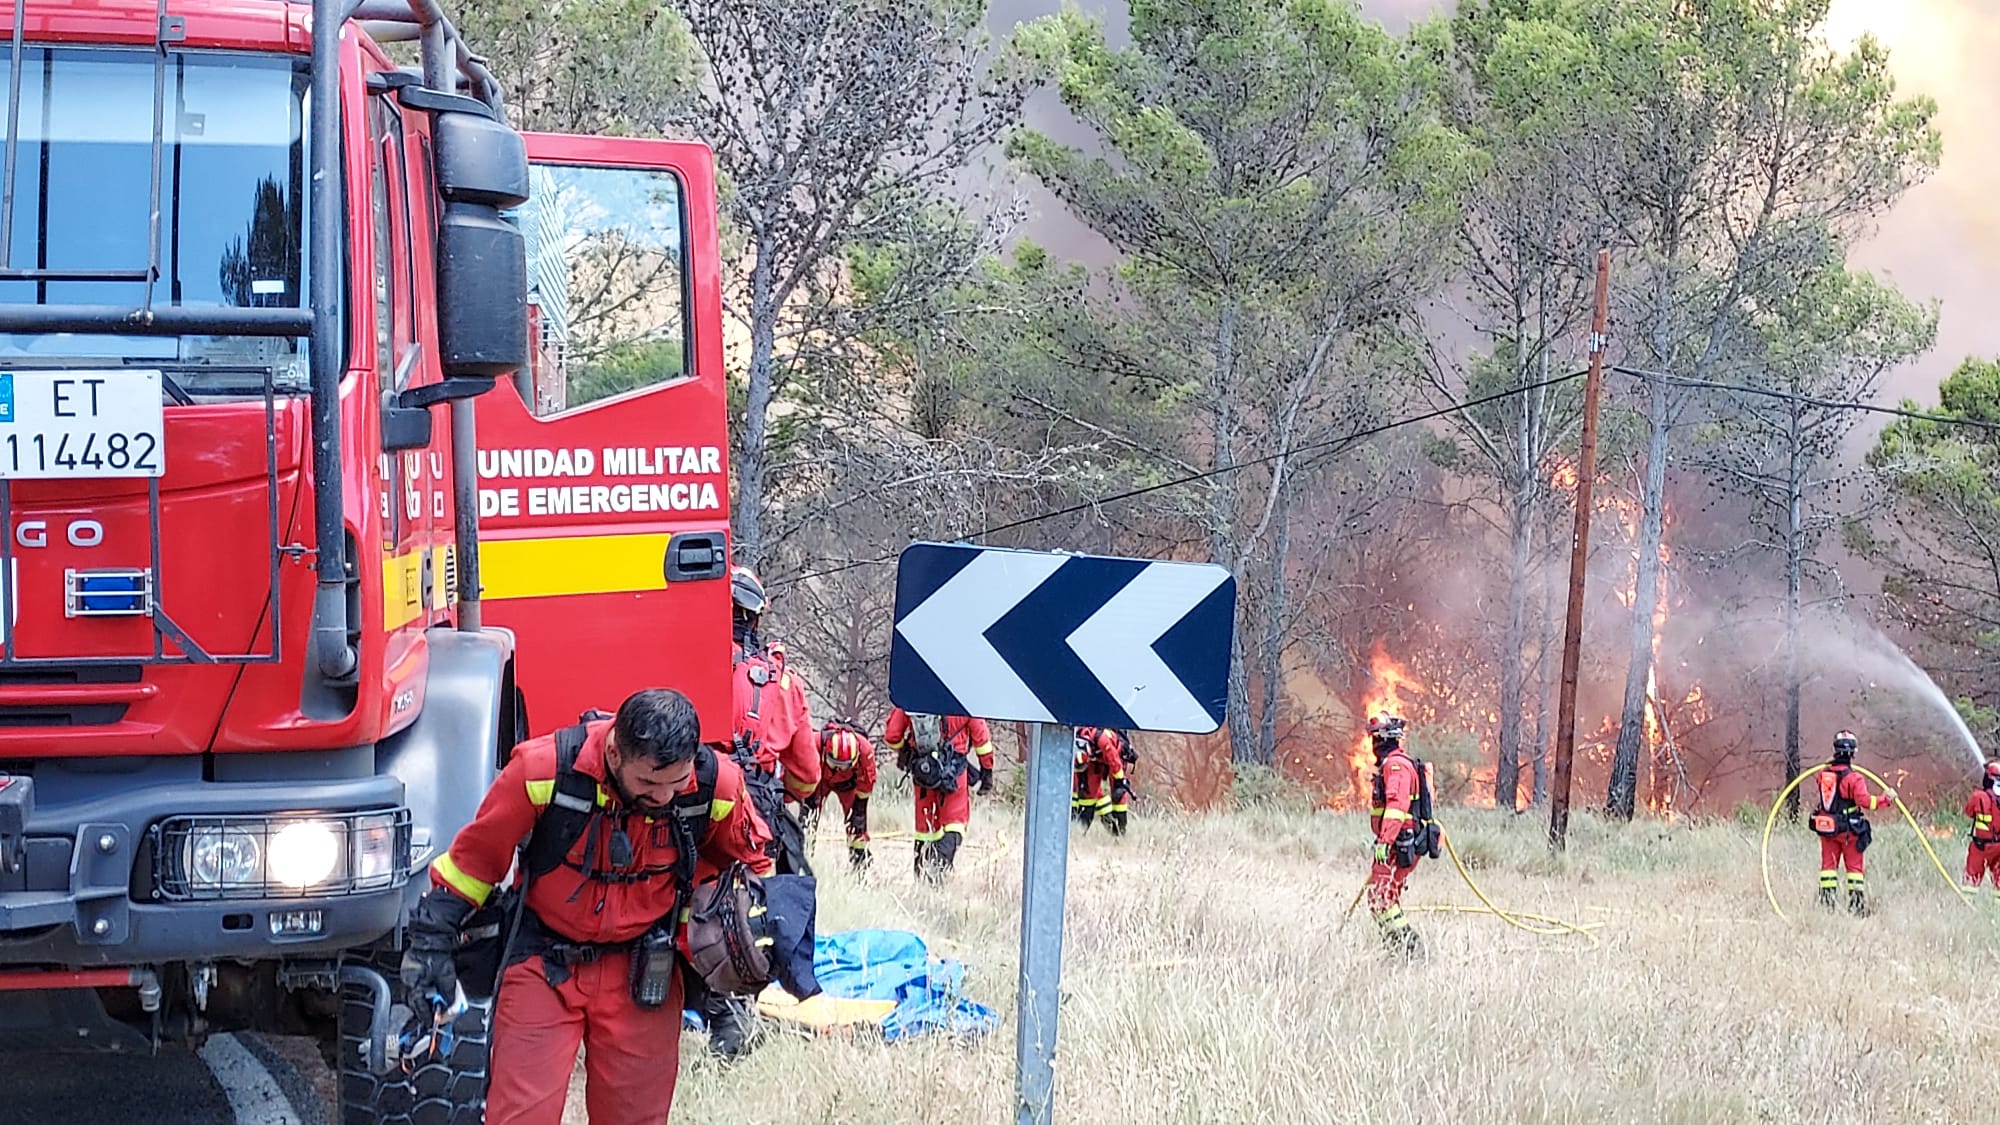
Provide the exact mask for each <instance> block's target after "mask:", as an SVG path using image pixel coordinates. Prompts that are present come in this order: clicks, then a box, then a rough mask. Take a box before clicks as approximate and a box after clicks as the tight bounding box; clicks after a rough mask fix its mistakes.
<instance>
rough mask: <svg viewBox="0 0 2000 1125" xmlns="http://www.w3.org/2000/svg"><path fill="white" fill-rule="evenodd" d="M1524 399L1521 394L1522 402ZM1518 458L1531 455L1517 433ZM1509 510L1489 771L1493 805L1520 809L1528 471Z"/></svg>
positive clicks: (1530, 562) (1530, 506)
mask: <svg viewBox="0 0 2000 1125" xmlns="http://www.w3.org/2000/svg"><path fill="white" fill-rule="evenodd" d="M1526 397H1527V396H1525V395H1524V396H1522V398H1523V400H1524V401H1525V399H1526ZM1521 436H1522V438H1523V439H1524V444H1523V447H1522V451H1521V459H1522V460H1523V461H1528V460H1530V459H1531V457H1532V455H1533V454H1532V451H1530V450H1529V449H1528V448H1527V447H1526V445H1525V439H1526V438H1527V437H1528V432H1527V426H1526V424H1525V420H1524V425H1523V432H1522V434H1521ZM1511 507H1512V509H1513V510H1512V513H1511V514H1512V517H1513V520H1514V527H1513V539H1514V544H1513V546H1514V552H1513V558H1512V559H1511V561H1510V563H1509V567H1508V574H1507V632H1506V636H1505V637H1504V638H1503V639H1502V641H1501V644H1500V648H1501V651H1500V761H1499V762H1498V764H1497V765H1496V766H1495V767H1494V770H1493V803H1494V804H1495V805H1496V806H1497V807H1499V808H1503V809H1514V808H1518V807H1520V795H1521V725H1522V723H1523V722H1525V721H1526V719H1527V711H1528V708H1527V699H1526V692H1525V690H1524V678H1525V675H1526V671H1527V667H1526V666H1527V659H1528V586H1529V584H1530V583H1531V582H1533V581H1534V573H1533V571H1534V549H1535V525H1534V520H1535V507H1536V504H1535V478H1534V475H1533V473H1532V471H1530V472H1529V473H1526V474H1524V475H1523V476H1522V478H1521V480H1520V481H1519V483H1518V485H1517V487H1516V490H1515V494H1514V503H1513V504H1512V505H1511Z"/></svg>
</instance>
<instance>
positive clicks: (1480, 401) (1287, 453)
mask: <svg viewBox="0 0 2000 1125" xmlns="http://www.w3.org/2000/svg"><path fill="white" fill-rule="evenodd" d="M1608 370H1611V371H1614V372H1617V373H1618V374H1621V375H1630V376H1633V377H1634V378H1638V379H1644V380H1647V381H1649V382H1658V383H1666V384H1668V385H1670V386H1677V387H1690V388H1696V389H1702V390H1716V391H1734V392H1738V393H1741V394H1750V395H1761V396H1764V397H1766V398H1777V399H1786V400H1791V401H1797V402H1803V403H1805V404H1807V405H1808V406H1816V407H1820V408H1822V409H1826V410H1859V411H1864V412H1867V413H1871V414H1887V415H1891V416H1893V417H1897V418H1911V419H1915V420H1917V421H1920V422H1936V423H1939V424H1942V425H1949V426H1967V427H1971V428H1974V429H1981V430H1989V431H2000V423H1997V422H1988V421H1984V420H1982V419H1977V418H1954V417H1951V416H1949V415H1944V414H1926V413H1923V412H1921V411H1916V410H1904V409H1902V408H1900V407H1893V406H1877V405H1876V404H1874V403H1870V402H1861V401H1859V400H1854V399H1823V398H1815V397H1813V396H1811V395H1803V394H1799V393H1797V392H1794V391H1783V390H1778V389H1775V388H1771V387H1753V386H1749V385H1746V384H1742V383H1718V382H1714V381H1712V380H1707V379H1689V378H1686V377H1684V376H1679V375H1669V374H1667V373H1666V372H1663V371H1648V370H1646V369H1645V368H1640V367H1628V366H1625V365H1624V364H1613V365H1611V366H1610V367H1609V368H1608ZM1585 374H1586V372H1583V371H1572V372H1570V373H1568V374H1566V375H1557V376H1554V377H1552V378H1548V379H1543V380H1541V381H1540V382H1536V383H1527V384H1524V385H1522V386H1518V387H1509V388H1508V389H1506V390H1504V391H1496V392H1494V393H1493V394H1490V395H1482V396H1480V397H1479V398H1475V399H1469V400H1467V401H1465V402H1460V403H1454V404H1452V405H1450V406H1444V407H1439V408H1438V409H1436V410H1430V411H1426V412H1424V413H1422V414H1414V415H1411V416H1410V417H1408V418H1398V419H1396V420H1395V421H1393V422H1385V423H1383V424H1382V425H1379V426H1369V427H1366V428H1363V429H1359V430H1355V431H1354V432H1352V433H1348V434H1343V435H1341V436H1340V437H1333V438H1322V439H1320V440H1318V441H1310V442H1306V443H1304V444H1302V445H1295V446H1292V447H1290V448H1287V449H1281V450H1279V451H1278V452H1276V453H1269V454H1266V455H1264V456H1262V457H1253V458H1250V459H1249V460H1246V461H1236V462H1232V463H1230V464H1228V465H1224V466H1221V467H1220V468H1215V469H1208V470H1204V471H1202V472H1198V473H1189V474H1186V475H1185V476H1179V477H1175V478H1173V479H1172V480H1166V481H1160V482H1159V483H1157V484H1149V485H1146V486H1144V487H1143V488H1133V489H1127V490H1126V491H1124V492H1116V493H1112V494H1111V495H1109V496H1098V497H1094V498H1092V499H1089V500H1084V501H1081V502H1079V503H1076V504H1071V505H1069V506H1068V507H1064V508H1053V509H1050V510H1048V511H1045V512H1037V513H1035V514H1034V515H1030V516H1023V517H1022V518H1020V519H1017V520H1010V521H1009V522H1007V523H1002V524H994V525H992V526H990V527H985V528H981V529H980V530H978V531H975V532H971V533H969V534H966V535H960V536H958V537H956V538H955V539H953V540H951V542H965V541H968V540H973V539H984V538H986V537H987V536H991V535H997V534H999V533H1000V532H1003V531H1012V530H1014V529H1015V528H1019V527H1026V526H1028V525H1030V524H1035V523H1040V522H1042V521H1043V520H1050V519H1056V518H1058V517H1061V516H1068V515H1074V514H1076V513H1077V512H1084V511H1089V510H1090V509H1092V508H1098V507H1102V506H1104V505H1106V504H1116V503H1118V502H1120V501H1123V500H1131V499H1133V498H1135V497H1139V496H1145V495H1147V494H1149V493H1154V492H1162V491H1165V490H1167V489H1170V488H1179V487H1181V486H1182V485H1187V484H1195V483H1197V482H1200V481H1204V480H1210V479H1212V478H1215V477H1219V476H1223V475H1225V474H1228V473H1233V472H1235V471H1236V470H1238V469H1247V468H1249V467H1251V466H1253V465H1267V464H1270V463H1271V462H1273V461H1279V460H1283V459H1285V458H1288V457H1296V456H1298V455H1299V454H1301V453H1307V452H1311V451H1313V450H1316V449H1326V448H1331V447H1333V446H1339V445H1347V444H1350V443H1353V442H1357V441H1361V440H1363V439H1366V438H1371V437H1375V436H1378V435H1380V434H1385V433H1388V432H1389V431H1391V430H1397V429H1401V428H1402V427H1404V426H1413V425H1416V424H1418V423H1420V422H1429V421H1432V420H1434V419H1437V418H1443V417H1446V416H1447V415H1451V414H1459V413H1463V412H1464V411H1467V410H1471V409H1473V408H1474V407H1479V406H1485V405H1486V404H1488V403H1492V402H1499V401H1501V400H1502V399H1508V398H1512V397H1514V396H1515V395H1522V394H1527V393H1528V392H1530V391H1538V390H1542V389H1544V388H1547V387H1554V386H1559V385H1561V384H1563V383H1567V382H1569V381H1571V380H1573V379H1580V378H1582V377H1583V376H1584V375H1585ZM895 559H896V554H895V553H891V554H886V555H880V556H877V557H875V558H871V559H850V560H848V561H846V562H843V563H841V564H839V565H837V566H830V567H823V568H821V569H819V570H813V571H808V572H806V573H804V574H800V575H796V576H794V577H791V578H783V579H779V580H777V581H775V582H772V583H771V586H772V587H774V588H776V587H782V586H788V585H790V584H792V583H794V582H805V581H808V580H810V579H814V578H825V577H827V576H829V575H834V574H840V573H842V572H843V571H849V570H855V569H858V568H860V567H864V566H880V565H881V564H883V563H886V562H893V561H895Z"/></svg>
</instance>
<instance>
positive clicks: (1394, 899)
mask: <svg viewBox="0 0 2000 1125" xmlns="http://www.w3.org/2000/svg"><path fill="white" fill-rule="evenodd" d="M1404 729H1405V728H1404V724H1403V720H1402V719H1400V718H1398V717H1396V716H1394V715H1377V716H1375V717H1374V718H1372V719H1369V720H1368V735H1369V738H1370V739H1371V740H1372V741H1373V742H1374V745H1375V804H1374V806H1373V808H1372V809H1371V810H1370V812H1369V817H1368V826H1369V828H1370V829H1371V830H1372V831H1373V833H1374V836H1375V851H1374V864H1373V866H1371V867H1370V868H1369V871H1368V911H1369V913H1370V914H1373V915H1374V917H1375V924H1376V926H1378V927H1380V929H1381V931H1382V940H1383V942H1385V943H1386V944H1387V945H1388V946H1389V948H1390V949H1391V950H1392V951H1394V952H1397V953H1401V954H1404V955H1405V956H1408V957H1412V958H1414V957H1418V956H1421V955H1422V954H1423V941H1422V939H1420V938H1419V937H1418V936H1417V932H1416V931H1415V930H1413V929H1411V928H1410V919H1409V915H1407V914H1405V913H1403V885H1404V884H1405V883H1407V882H1408V881H1409V878H1410V872H1412V871H1415V870H1416V869H1417V862H1418V860H1419V858H1420V856H1419V851H1420V849H1419V848H1418V847H1417V846H1416V841H1415V839H1414V837H1415V834H1416V830H1417V827H1418V826H1417V819H1416V804H1417V797H1418V792H1419V789H1420V787H1421V782H1420V780H1419V778H1418V776H1417V764H1416V762H1414V761H1412V760H1411V758H1410V755H1409V754H1408V753H1407V752H1405V751H1404V749H1403V734H1404Z"/></svg>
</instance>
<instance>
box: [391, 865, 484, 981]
mask: <svg viewBox="0 0 2000 1125" xmlns="http://www.w3.org/2000/svg"><path fill="white" fill-rule="evenodd" d="M471 913H472V904H471V903H469V902H467V901H465V900H464V899H462V898H460V897H458V896H457V895H456V894H453V893H452V892H451V891H450V890H448V889H446V888H444V887H437V888H434V889H433V890H432V891H431V892H430V893H429V894H427V895H425V896H424V897H423V898H422V899H421V900H420V901H419V902H418V903H417V909H416V910H415V911H414V912H412V913H411V915H410V928H409V939H408V942H407V944H406V945H405V946H404V947H403V984H404V985H405V986H406V987H408V988H409V990H410V991H411V992H412V993H419V994H420V993H422V992H424V991H425V990H431V991H435V992H436V993H437V994H438V995H440V996H444V997H451V996H453V995H455V994H456V993H457V992H458V966H456V965H455V964H453V963H452V953H453V952H454V951H455V950H457V948H458V944H459V931H460V930H461V929H462V928H463V927H464V926H465V919H466V918H467V916H469V915H470V914H471Z"/></svg>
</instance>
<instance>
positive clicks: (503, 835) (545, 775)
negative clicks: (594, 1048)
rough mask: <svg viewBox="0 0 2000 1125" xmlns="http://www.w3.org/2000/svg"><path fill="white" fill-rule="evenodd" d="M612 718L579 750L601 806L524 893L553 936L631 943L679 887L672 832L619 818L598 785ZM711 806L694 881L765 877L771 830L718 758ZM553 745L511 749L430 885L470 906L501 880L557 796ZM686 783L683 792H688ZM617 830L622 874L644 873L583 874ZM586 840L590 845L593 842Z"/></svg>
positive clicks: (539, 742)
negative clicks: (746, 871) (625, 877)
mask: <svg viewBox="0 0 2000 1125" xmlns="http://www.w3.org/2000/svg"><path fill="white" fill-rule="evenodd" d="M610 729H611V721H610V720H608V719H606V720H599V721H598V722H594V723H591V724H589V730H590V735H589V737H588V738H586V739H585V740H584V743H583V749H582V750H580V751H578V752H577V756H576V768H577V771H578V772H580V773H583V774H586V775H588V776H590V777H593V778H595V779H596V780H597V782H598V786H597V804H598V807H599V808H600V809H601V810H602V811H601V813H600V815H598V816H595V817H592V818H591V821H590V826H589V827H588V828H587V829H585V831H584V833H583V835H582V836H581V837H580V838H579V839H578V840H577V842H576V845H575V846H574V847H572V848H571V849H570V852H569V855H568V857H567V858H568V860H569V862H568V863H565V864H563V865H561V866H559V867H557V868H556V869H555V870H553V871H551V872H549V873H548V874H547V875H543V876H541V877H540V878H538V879H536V880H535V881H534V884H533V885H532V886H531V887H529V888H528V907H529V908H530V909H531V910H533V911H534V912H535V916H536V917H537V918H540V919H541V920H542V924H543V925H544V926H546V927H548V929H550V930H552V931H554V932H555V933H556V934H557V935H559V936H561V937H564V938H567V939H568V940H570V941H579V942H621V941H630V940H631V939H633V938H635V937H638V936H639V935H640V934H642V933H644V932H645V931H646V928H647V927H648V926H651V925H652V924H653V923H654V922H656V921H658V920H659V919H661V918H663V917H665V916H666V915H667V914H668V913H669V912H670V911H672V910H673V908H674V898H675V895H676V893H677V890H678V888H677V887H676V886H675V879H674V877H673V866H674V860H675V858H676V857H677V856H678V855H679V852H678V850H677V849H676V848H675V847H674V833H673V826H672V825H671V824H670V823H668V819H667V818H665V817H661V818H660V819H657V820H655V819H654V818H652V817H650V816H645V815H643V814H640V813H635V812H626V811H625V810H624V809H622V808H621V807H620V806H619V805H618V803H617V798H616V797H615V796H613V795H612V794H611V792H610V790H609V789H608V788H606V786H605V785H604V736H605V733H606V732H607V731H609V730H610ZM715 765H716V770H715V800H714V802H713V803H712V804H711V805H710V806H709V821H710V823H709V827H708V837H707V839H706V840H705V841H703V843H702V847H701V851H700V853H699V854H698V855H697V856H696V857H695V881H696V882H697V883H699V882H702V881H704V880H706V879H710V878H713V877H714V876H715V874H716V873H717V872H718V871H720V870H721V869H722V868H723V867H726V866H728V865H729V864H731V863H737V862H740V863H744V864H747V865H749V867H750V869H751V870H752V871H755V872H756V873H758V874H759V875H768V874H770V873H771V858H770V857H769V856H767V855H765V854H764V845H765V844H766V843H768V842H769V841H770V838H771V834H770V831H769V830H768V829H767V828H766V827H765V826H764V822H763V820H762V819H761V818H759V817H758V815H757V810H756V809H755V808H753V807H751V804H750V794H749V791H748V790H747V789H746V788H745V787H744V783H743V771H742V770H741V769H739V768H738V767H737V765H736V763H734V762H732V761H730V760H729V759H728V757H727V756H726V755H722V754H717V755H716V763H715ZM555 776H556V740H555V736H554V735H552V734H549V735H543V736H542V737H540V738H534V739H529V740H528V741H527V742H523V743H522V744H521V745H519V746H517V747H515V748H514V757H513V760H512V761H509V762H508V763H507V768H506V769H504V770H501V771H500V777H499V779H498V780H496V781H495V782H494V783H493V788H491V789H489V790H487V792H486V799H485V800H483V801H481V802H480V804H479V812H478V813H477V814H476V815H474V816H473V818H472V823H470V824H468V825H466V826H465V827H464V828H461V829H459V832H458V835H457V837H455V838H454V839H453V840H452V842H451V847H450V848H449V849H448V850H447V851H446V852H445V853H444V854H443V855H441V856H439V857H438V858H437V860H436V861H435V862H433V863H432V864H431V883H432V885H433V886H440V887H450V888H451V889H452V890H453V891H454V892H456V893H457V894H458V895H460V896H461V897H463V898H465V899H467V900H469V901H470V902H471V903H472V904H473V905H475V906H478V905H480V904H483V903H484V902H485V901H486V899H487V897H488V896H489V895H491V894H492V893H493V888H494V886H495V885H497V884H498V883H500V881H501V880H503V879H505V878H506V877H507V872H508V869H509V868H510V867H512V866H513V863H514V852H515V849H516V848H518V847H519V846H520V845H521V844H522V843H523V842H524V841H525V840H527V838H528V836H529V834H530V833H532V832H533V831H534V828H535V821H536V819H537V818H538V817H540V815H541V812H542V809H543V808H544V807H546V806H547V805H548V803H549V799H550V797H551V796H553V795H554V793H555V784H556V783H555ZM694 788H695V781H694V779H693V778H689V779H688V787H687V789H686V790H683V792H693V791H694ZM619 829H622V830H623V831H624V833H625V837H626V839H627V840H629V841H630V842H631V845H632V862H631V863H630V864H629V865H627V866H625V867H622V868H619V870H620V871H621V872H627V873H638V872H645V873H646V874H647V877H643V878H639V879H634V880H632V881H630V882H620V883H610V882H604V881H602V880H598V879H588V878H585V877H584V875H583V873H582V871H581V870H580V868H581V866H582V864H583V862H584V858H585V855H586V853H588V854H589V855H591V856H592V857H593V858H594V859H595V860H596V862H598V863H600V864H601V863H603V862H605V859H604V857H606V856H608V855H609V854H610V841H611V836H612V833H613V832H614V831H615V830H619ZM593 837H594V838H595V841H594V843H593Z"/></svg>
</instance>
